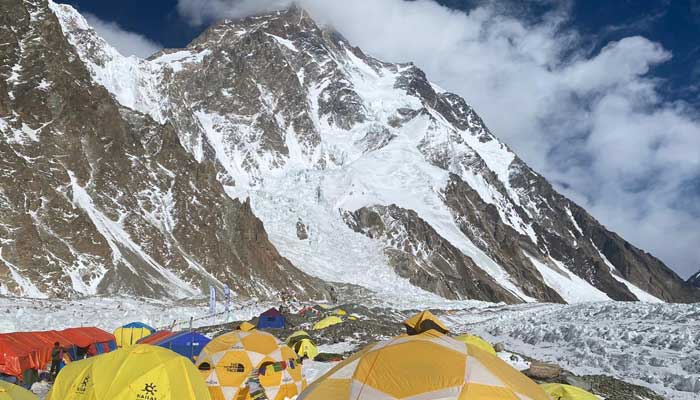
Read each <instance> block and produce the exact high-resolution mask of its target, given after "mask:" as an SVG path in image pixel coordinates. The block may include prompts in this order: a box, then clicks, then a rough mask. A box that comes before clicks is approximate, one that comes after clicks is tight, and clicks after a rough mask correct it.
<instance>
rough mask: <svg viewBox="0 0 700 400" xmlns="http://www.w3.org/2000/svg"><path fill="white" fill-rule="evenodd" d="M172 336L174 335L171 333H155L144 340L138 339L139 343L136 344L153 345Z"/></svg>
mask: <svg viewBox="0 0 700 400" xmlns="http://www.w3.org/2000/svg"><path fill="white" fill-rule="evenodd" d="M172 335H174V333H172V332H170V331H158V332H156V333H152V334H150V335H148V336H146V337H145V338H142V339H139V341H138V342H136V343H139V344H153V343H155V342H157V341H159V340H161V339H165V338H167V337H168V336H172Z"/></svg>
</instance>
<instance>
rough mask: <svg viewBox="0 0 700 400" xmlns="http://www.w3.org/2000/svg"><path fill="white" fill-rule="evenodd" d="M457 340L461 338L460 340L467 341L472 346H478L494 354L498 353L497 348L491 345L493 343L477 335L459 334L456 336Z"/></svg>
mask: <svg viewBox="0 0 700 400" xmlns="http://www.w3.org/2000/svg"><path fill="white" fill-rule="evenodd" d="M455 340H459V341H460V342H462V343H466V344H468V345H470V346H476V347H478V348H480V349H481V350H484V351H485V352H487V353H491V354H493V355H494V356H495V355H496V354H498V353H496V349H494V348H493V346H491V343H489V342H487V341H485V340H484V339H482V338H481V337H480V336H477V335H459V336H457V337H455Z"/></svg>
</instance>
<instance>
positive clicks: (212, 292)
mask: <svg viewBox="0 0 700 400" xmlns="http://www.w3.org/2000/svg"><path fill="white" fill-rule="evenodd" d="M209 313H210V314H216V289H215V288H214V286H209Z"/></svg>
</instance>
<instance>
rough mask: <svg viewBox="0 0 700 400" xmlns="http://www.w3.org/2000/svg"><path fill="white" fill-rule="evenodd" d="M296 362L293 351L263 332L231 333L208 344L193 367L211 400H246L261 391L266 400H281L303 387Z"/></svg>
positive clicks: (300, 370) (303, 381) (291, 395)
mask: <svg viewBox="0 0 700 400" xmlns="http://www.w3.org/2000/svg"><path fill="white" fill-rule="evenodd" d="M297 359H298V357H297V355H296V353H295V352H294V350H292V349H291V348H289V347H288V346H286V345H284V344H282V343H280V342H279V340H277V338H275V337H274V336H273V335H271V334H269V333H267V332H263V331H258V330H253V331H248V332H244V331H233V332H230V333H227V334H225V335H221V336H219V337H216V338H214V339H213V340H212V341H211V342H209V344H208V345H207V346H206V347H205V348H204V349H203V350H202V353H201V354H200V355H199V358H198V359H197V364H196V367H197V368H198V369H199V371H200V373H201V374H202V377H203V378H204V379H205V381H206V384H207V386H208V387H209V393H210V394H211V398H212V400H233V399H235V400H250V399H254V398H257V397H256V394H257V393H258V392H260V391H262V390H264V392H265V395H266V396H267V398H268V399H269V400H282V399H285V398H287V397H293V396H296V395H297V394H299V393H300V392H301V391H302V390H303V389H304V388H305V387H306V381H305V380H304V377H303V375H302V366H301V363H299V362H298V360H297Z"/></svg>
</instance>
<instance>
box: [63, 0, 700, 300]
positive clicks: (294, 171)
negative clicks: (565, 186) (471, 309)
mask: <svg viewBox="0 0 700 400" xmlns="http://www.w3.org/2000/svg"><path fill="white" fill-rule="evenodd" d="M51 8H52V10H53V11H54V12H55V13H56V15H57V17H58V18H59V20H60V22H61V26H62V29H63V31H64V33H65V34H66V36H67V38H68V39H69V41H70V42H71V43H72V44H73V46H75V48H76V49H77V51H78V53H79V54H80V57H81V59H82V60H83V61H84V63H85V64H86V65H87V66H88V67H89V70H90V71H91V74H92V78H93V79H94V81H95V82H96V83H99V84H101V85H103V86H104V87H105V88H107V89H108V90H109V91H110V92H111V93H112V94H113V96H114V98H115V99H116V100H117V101H119V102H120V103H121V104H122V105H123V106H125V107H129V108H131V109H134V110H136V111H141V112H143V113H146V114H149V115H150V116H151V117H153V119H154V120H156V121H158V122H161V123H165V122H167V123H169V124H172V126H173V127H175V129H176V130H177V133H178V136H179V138H180V141H181V143H182V144H183V146H184V147H185V148H186V149H187V150H188V151H189V152H190V153H191V154H192V155H193V156H194V158H195V159H196V160H197V161H203V160H210V161H214V162H216V163H217V166H218V168H219V172H218V178H219V180H220V182H221V183H222V184H223V185H224V187H225V189H226V192H227V193H228V194H229V195H230V196H231V197H234V198H239V199H241V200H243V199H246V198H250V199H251V204H252V208H253V211H254V212H255V214H256V215H257V216H259V217H260V218H261V219H262V220H263V222H264V224H265V229H266V230H267V232H268V233H269V235H270V239H271V241H272V243H273V244H274V245H275V246H276V247H277V249H278V250H279V252H280V253H281V254H282V255H283V256H285V257H286V258H288V259H289V260H290V261H292V263H293V264H294V265H296V266H297V267H299V268H300V269H301V270H303V271H304V272H307V273H310V274H312V275H315V276H317V277H320V278H322V279H325V280H331V281H340V282H345V283H353V284H358V285H361V286H363V287H365V288H368V289H370V290H372V291H374V292H377V293H385V294H387V295H388V296H392V295H394V296H395V295H396V294H397V293H405V292H407V291H410V290H411V289H412V288H413V287H414V286H418V287H420V288H422V289H425V290H427V291H433V292H436V293H439V294H440V296H442V297H447V298H451V299H482V300H490V301H506V302H523V301H525V302H527V301H537V300H540V301H567V302H579V301H590V300H601V299H608V298H612V299H617V300H643V301H658V299H664V300H677V301H689V300H691V299H694V298H700V294H698V293H697V292H693V291H692V290H691V289H689V288H688V287H686V285H685V283H683V282H682V281H680V279H679V278H678V277H677V276H676V275H675V274H673V272H671V271H670V270H668V269H667V268H666V267H665V266H664V265H663V264H662V263H660V262H659V261H658V260H656V259H654V258H653V257H651V256H649V255H648V254H645V253H643V252H641V251H639V250H638V249H636V248H634V247H633V246H630V245H629V244H627V243H626V242H624V241H622V240H621V239H620V238H619V237H618V236H616V235H614V234H613V233H611V232H608V231H607V230H605V229H604V228H603V227H602V226H600V225H599V224H598V223H597V222H596V221H595V220H594V219H593V218H592V217H591V216H590V215H588V214H587V213H586V212H585V211H584V210H582V209H580V208H579V207H577V206H576V205H575V204H573V203H572V202H570V201H569V200H567V199H565V198H563V197H562V196H560V195H559V194H558V193H556V192H554V191H553V190H552V188H551V186H550V185H549V184H548V183H547V182H546V181H545V180H544V179H543V178H542V177H541V176H540V175H538V174H536V173H535V172H533V171H532V170H530V169H529V168H528V167H527V166H526V165H525V164H524V163H523V162H522V161H521V160H520V159H519V158H518V157H517V156H516V155H515V154H514V153H513V152H512V151H510V150H509V149H508V147H507V146H506V145H505V144H503V143H502V142H500V141H499V140H498V139H496V138H495V137H494V136H493V135H492V134H491V133H490V132H489V131H488V129H487V128H486V126H485V124H484V122H483V121H482V120H481V119H480V118H479V117H478V115H477V114H476V113H475V112H474V110H473V109H472V108H471V107H470V106H469V105H468V104H467V103H466V102H465V101H464V100H463V99H461V98H459V97H458V96H456V95H454V94H451V93H448V92H445V91H443V90H442V89H439V88H437V87H436V86H435V85H432V84H430V82H429V81H428V80H427V78H426V77H425V76H424V74H423V72H422V71H420V70H419V69H418V68H416V67H415V66H414V65H412V64H391V63H384V62H381V61H378V60H376V59H374V58H371V57H369V56H367V55H365V54H364V53H362V51H361V50H360V49H357V48H354V47H352V46H351V45H350V44H348V43H347V41H346V40H345V39H344V38H342V36H340V34H338V33H337V32H334V31H333V30H331V29H326V28H321V27H319V26H317V25H316V23H315V22H314V21H313V20H312V19H311V17H310V16H309V15H308V14H306V12H304V11H303V10H300V9H298V8H296V7H292V8H290V9H288V10H285V11H280V12H275V13H271V14H267V15H262V16H257V17H251V18H247V19H244V20H240V21H223V22H222V23H220V24H218V25H216V26H213V27H212V28H210V29H209V30H208V31H206V32H205V33H204V34H203V35H202V36H200V37H199V38H197V39H196V40H195V41H193V42H192V43H191V44H190V45H189V46H188V47H187V48H186V49H180V50H166V51H164V52H161V53H160V54H157V55H155V56H154V57H152V58H151V59H150V60H140V59H136V58H134V57H122V56H120V55H119V53H118V52H116V50H114V49H112V48H111V47H110V46H109V45H108V44H107V43H106V42H104V40H102V39H101V38H99V37H98V36H97V35H96V34H95V32H94V31H93V30H91V29H90V28H89V26H88V25H87V24H86V22H85V20H84V19H83V18H82V17H81V16H80V15H79V14H78V13H77V12H76V11H75V10H74V9H72V8H71V7H69V6H64V5H57V4H54V3H51ZM373 206H395V207H397V208H396V209H398V210H399V211H398V212H400V213H403V215H400V216H398V217H397V218H395V219H394V220H393V221H392V223H393V224H394V228H395V229H396V230H397V231H403V232H404V233H405V234H401V235H398V236H399V237H401V238H402V239H401V240H400V241H397V239H396V238H397V236H396V235H395V236H393V238H391V239H390V238H388V236H381V237H370V236H368V234H367V232H368V231H367V229H366V227H365V226H362V225H363V224H364V223H368V222H372V223H373V224H374V225H375V226H382V225H386V224H387V223H388V222H389V221H385V220H381V219H382V217H381V216H379V219H380V220H378V221H354V222H353V223H355V226H354V227H351V226H350V225H351V221H349V219H348V215H349V214H350V213H355V212H360V211H361V210H366V209H368V208H369V207H373ZM411 213H416V214H417V217H418V218H419V220H418V222H420V224H419V225H420V226H421V227H422V228H420V229H419V228H418V227H417V225H416V224H415V222H416V221H413V219H412V218H413V217H412V215H413V214H411ZM376 215H378V214H376ZM402 224H403V225H402ZM300 226H301V227H303V228H304V231H305V232H306V235H305V237H302V236H300V234H299V232H300V231H299V229H300ZM380 229H381V228H380ZM426 229H427V230H429V231H430V233H429V235H428V234H427V233H426ZM426 235H428V236H430V237H431V238H432V239H431V240H432V242H433V244H435V241H438V242H440V243H443V244H441V245H437V246H431V244H430V243H428V241H427V239H426ZM409 242H410V244H409ZM452 249H457V250H456V251H457V252H459V253H460V255H459V256H455V254H454V251H453V250H452ZM599 249H600V250H599ZM448 253H450V254H448ZM455 258H459V260H456V259H455ZM448 259H449V260H450V261H446V260H448ZM455 263H458V264H459V265H460V266H459V268H458V267H456V265H457V264H455ZM441 282H449V283H448V284H441ZM473 282H476V284H475V285H474V286H473V287H471V286H469V285H472V284H473ZM416 293H418V294H420V295H421V296H423V298H424V299H426V300H427V301H430V299H431V298H432V295H430V294H428V293H427V292H426V291H423V290H417V291H416ZM650 293H651V294H650ZM399 300H400V299H399Z"/></svg>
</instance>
